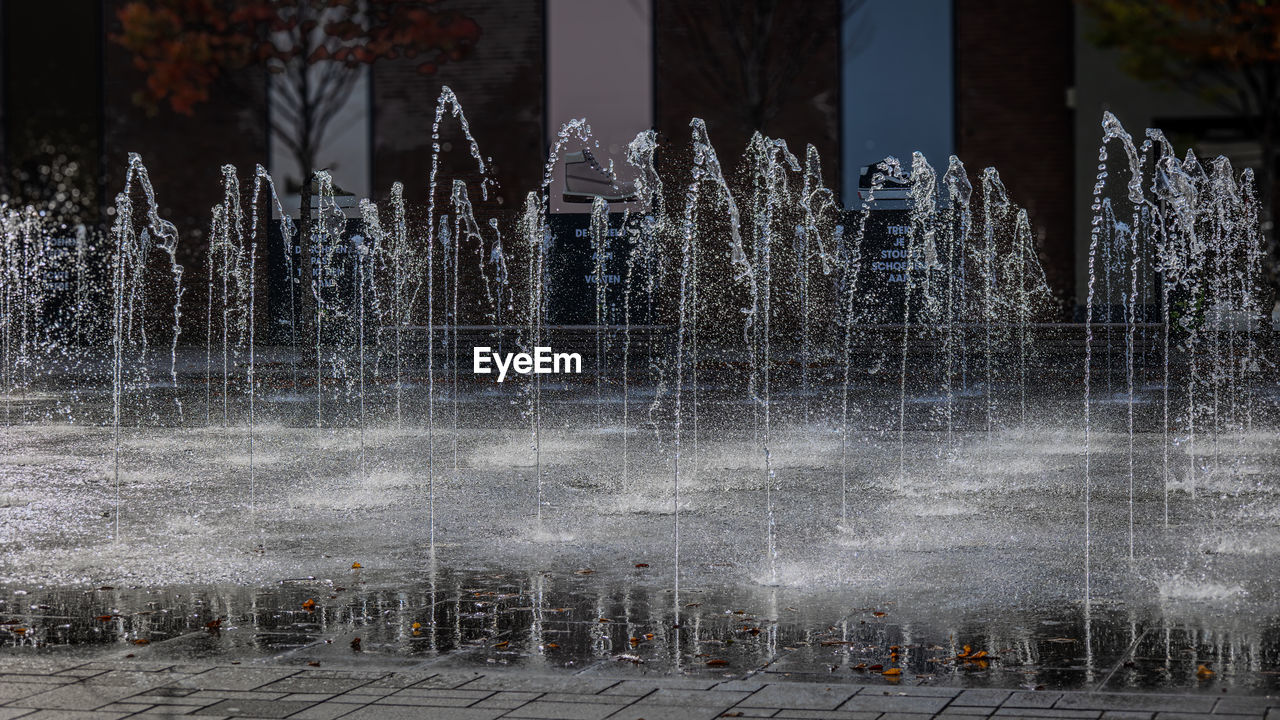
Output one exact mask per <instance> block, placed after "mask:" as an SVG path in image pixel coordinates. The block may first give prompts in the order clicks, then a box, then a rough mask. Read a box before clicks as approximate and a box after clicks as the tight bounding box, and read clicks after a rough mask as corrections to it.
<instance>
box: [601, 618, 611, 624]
mask: <svg viewBox="0 0 1280 720" xmlns="http://www.w3.org/2000/svg"><path fill="white" fill-rule="evenodd" d="M600 622H602V623H607V622H609V618H600Z"/></svg>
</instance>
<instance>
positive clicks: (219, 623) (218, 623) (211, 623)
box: [204, 618, 222, 630]
mask: <svg viewBox="0 0 1280 720" xmlns="http://www.w3.org/2000/svg"><path fill="white" fill-rule="evenodd" d="M204 626H205V627H207V628H209V629H210V630H217V629H218V628H220V627H222V618H218V619H216V620H210V621H209V622H207V623H205V624H204Z"/></svg>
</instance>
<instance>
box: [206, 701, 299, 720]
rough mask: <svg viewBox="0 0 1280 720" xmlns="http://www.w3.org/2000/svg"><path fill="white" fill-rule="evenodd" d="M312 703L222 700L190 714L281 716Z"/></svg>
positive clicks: (256, 716) (297, 710)
mask: <svg viewBox="0 0 1280 720" xmlns="http://www.w3.org/2000/svg"><path fill="white" fill-rule="evenodd" d="M314 704H315V703H299V702H285V701H283V700H223V701H221V702H218V703H215V704H213V705H210V706H209V707H207V708H204V709H202V710H197V711H195V712H193V713H191V714H192V715H193V716H204V715H221V716H223V717H246V716H248V717H255V718H282V717H288V716H290V715H292V714H294V713H296V712H299V711H301V710H305V709H307V708H309V707H311V706H312V705H314Z"/></svg>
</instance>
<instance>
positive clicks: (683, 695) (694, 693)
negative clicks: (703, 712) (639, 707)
mask: <svg viewBox="0 0 1280 720" xmlns="http://www.w3.org/2000/svg"><path fill="white" fill-rule="evenodd" d="M750 695H751V693H748V692H744V691H737V692H735V691H732V690H676V689H672V688H662V689H660V690H657V691H655V692H653V693H652V694H650V695H646V696H645V697H644V704H646V705H684V706H691V707H730V706H733V705H736V704H738V703H740V702H742V701H743V700H745V699H747V697H748V696H750Z"/></svg>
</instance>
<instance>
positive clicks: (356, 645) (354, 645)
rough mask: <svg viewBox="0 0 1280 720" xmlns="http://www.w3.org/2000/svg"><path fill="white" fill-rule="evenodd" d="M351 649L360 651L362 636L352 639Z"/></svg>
mask: <svg viewBox="0 0 1280 720" xmlns="http://www.w3.org/2000/svg"><path fill="white" fill-rule="evenodd" d="M351 649H352V650H355V651H356V652H360V638H356V639H354V640H352V641H351Z"/></svg>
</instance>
